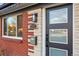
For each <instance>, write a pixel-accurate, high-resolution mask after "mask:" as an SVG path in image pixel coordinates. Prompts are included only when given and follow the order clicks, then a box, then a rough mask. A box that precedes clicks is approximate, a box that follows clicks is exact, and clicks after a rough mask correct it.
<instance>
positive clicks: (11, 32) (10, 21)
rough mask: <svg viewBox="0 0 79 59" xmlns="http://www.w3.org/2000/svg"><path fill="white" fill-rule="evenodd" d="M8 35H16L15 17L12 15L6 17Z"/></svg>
mask: <svg viewBox="0 0 79 59" xmlns="http://www.w3.org/2000/svg"><path fill="white" fill-rule="evenodd" d="M7 24H8V25H7V26H8V35H9V36H16V19H15V18H14V17H8V18H7Z"/></svg>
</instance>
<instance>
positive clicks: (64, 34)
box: [46, 4, 73, 56]
mask: <svg viewBox="0 0 79 59" xmlns="http://www.w3.org/2000/svg"><path fill="white" fill-rule="evenodd" d="M72 9H73V8H72V4H65V5H61V6H57V7H52V8H48V9H47V11H46V17H47V18H46V55H47V56H48V55H49V56H71V55H72V39H73V38H72V36H73V33H72V26H73V24H72V22H73V20H72V16H73V15H72V14H73V13H72Z"/></svg>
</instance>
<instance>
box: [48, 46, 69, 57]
mask: <svg viewBox="0 0 79 59" xmlns="http://www.w3.org/2000/svg"><path fill="white" fill-rule="evenodd" d="M67 55H68V51H67V50H64V49H59V48H53V47H50V48H49V56H67Z"/></svg>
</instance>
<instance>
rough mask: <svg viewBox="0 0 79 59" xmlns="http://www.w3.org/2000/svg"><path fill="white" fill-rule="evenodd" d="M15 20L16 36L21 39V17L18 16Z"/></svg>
mask: <svg viewBox="0 0 79 59" xmlns="http://www.w3.org/2000/svg"><path fill="white" fill-rule="evenodd" d="M17 20H18V21H17V36H18V37H22V15H18V16H17Z"/></svg>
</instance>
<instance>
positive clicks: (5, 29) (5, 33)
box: [4, 18, 7, 35]
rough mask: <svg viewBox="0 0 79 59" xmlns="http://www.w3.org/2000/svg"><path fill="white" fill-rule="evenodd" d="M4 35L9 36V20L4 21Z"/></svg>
mask: <svg viewBox="0 0 79 59" xmlns="http://www.w3.org/2000/svg"><path fill="white" fill-rule="evenodd" d="M4 35H7V20H6V18H5V19H4Z"/></svg>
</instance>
